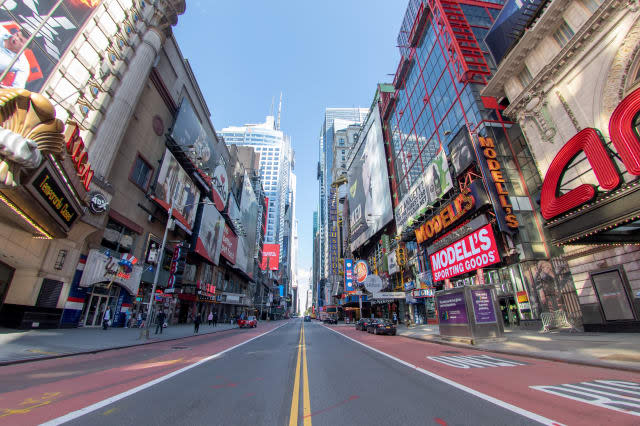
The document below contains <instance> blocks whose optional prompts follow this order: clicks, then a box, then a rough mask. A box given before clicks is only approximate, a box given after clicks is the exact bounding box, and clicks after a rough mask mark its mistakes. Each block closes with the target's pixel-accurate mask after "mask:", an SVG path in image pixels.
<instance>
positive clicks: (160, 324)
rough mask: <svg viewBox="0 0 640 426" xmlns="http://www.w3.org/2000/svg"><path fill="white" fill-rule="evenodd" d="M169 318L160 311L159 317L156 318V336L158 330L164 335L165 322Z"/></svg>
mask: <svg viewBox="0 0 640 426" xmlns="http://www.w3.org/2000/svg"><path fill="white" fill-rule="evenodd" d="M166 318H167V315H166V314H165V313H164V311H162V310H161V311H160V312H159V313H158V316H157V317H156V334H158V330H160V334H162V329H163V328H164V320H165V319H166Z"/></svg>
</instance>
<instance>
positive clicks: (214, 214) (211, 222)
mask: <svg viewBox="0 0 640 426" xmlns="http://www.w3.org/2000/svg"><path fill="white" fill-rule="evenodd" d="M224 227H225V223H224V218H223V217H222V215H221V214H220V213H218V209H216V208H215V207H214V206H212V205H211V204H205V205H204V208H203V210H202V222H201V223H200V232H199V233H198V239H199V240H200V242H201V243H202V245H203V247H204V249H205V251H206V254H207V256H208V257H209V259H211V260H212V261H213V263H215V264H216V265H217V264H218V260H219V259H220V249H221V247H222V234H223V233H224ZM196 250H197V248H196Z"/></svg>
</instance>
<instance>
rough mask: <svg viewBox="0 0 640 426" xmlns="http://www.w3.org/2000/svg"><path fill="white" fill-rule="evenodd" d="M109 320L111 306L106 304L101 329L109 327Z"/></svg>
mask: <svg viewBox="0 0 640 426" xmlns="http://www.w3.org/2000/svg"><path fill="white" fill-rule="evenodd" d="M110 321H111V308H110V307H108V306H107V309H106V310H105V311H104V315H103V316H102V329H103V330H106V329H107V328H109V322H110Z"/></svg>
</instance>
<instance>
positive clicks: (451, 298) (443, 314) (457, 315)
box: [436, 293, 469, 324]
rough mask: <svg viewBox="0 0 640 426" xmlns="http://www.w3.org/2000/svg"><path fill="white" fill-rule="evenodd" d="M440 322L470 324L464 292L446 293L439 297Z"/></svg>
mask: <svg viewBox="0 0 640 426" xmlns="http://www.w3.org/2000/svg"><path fill="white" fill-rule="evenodd" d="M436 303H437V304H438V313H439V315H440V324H468V323H469V319H468V318H467V308H466V306H465V303H464V294H463V293H455V294H445V295H443V296H439V297H437V302H436Z"/></svg>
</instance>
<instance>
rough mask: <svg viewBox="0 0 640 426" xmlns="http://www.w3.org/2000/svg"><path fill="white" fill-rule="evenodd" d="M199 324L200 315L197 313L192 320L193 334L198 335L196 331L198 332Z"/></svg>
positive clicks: (200, 320)
mask: <svg viewBox="0 0 640 426" xmlns="http://www.w3.org/2000/svg"><path fill="white" fill-rule="evenodd" d="M201 322H202V315H200V312H198V313H197V314H196V317H195V318H194V320H193V334H198V331H200V323H201Z"/></svg>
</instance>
